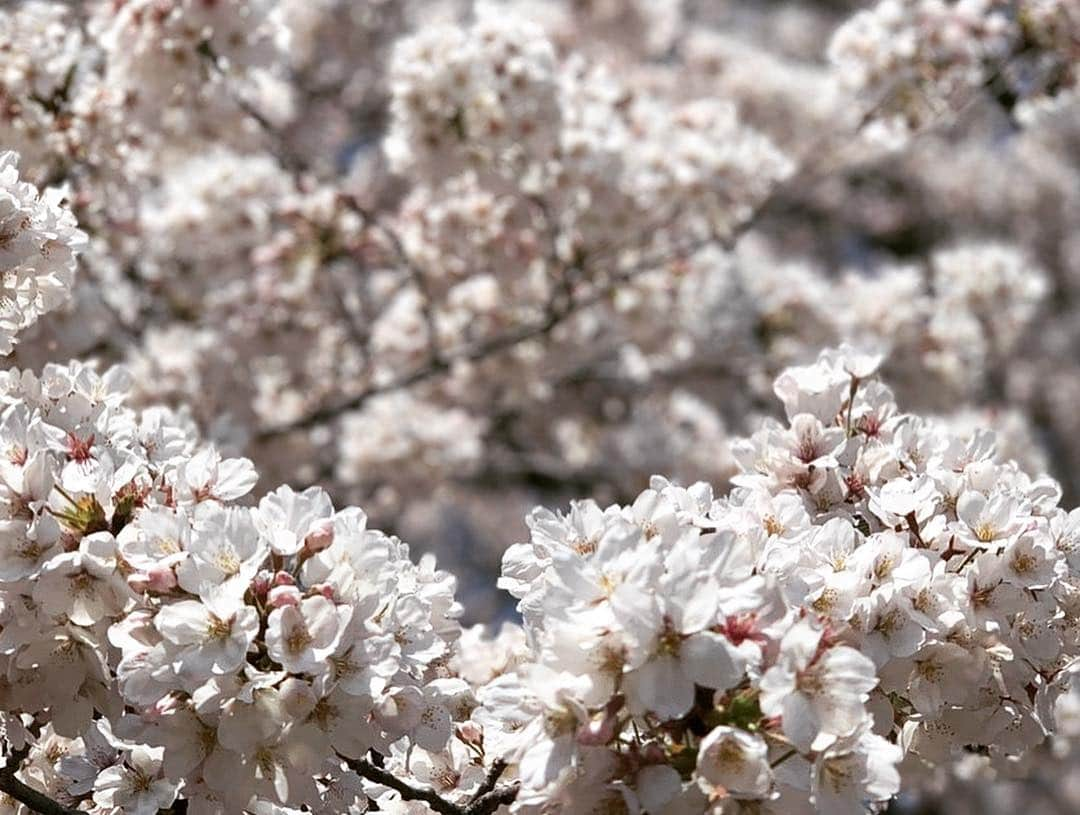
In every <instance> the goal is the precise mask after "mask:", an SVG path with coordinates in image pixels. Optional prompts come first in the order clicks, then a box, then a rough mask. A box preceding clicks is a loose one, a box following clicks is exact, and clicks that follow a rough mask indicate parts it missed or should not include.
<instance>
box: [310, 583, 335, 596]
mask: <svg viewBox="0 0 1080 815" xmlns="http://www.w3.org/2000/svg"><path fill="white" fill-rule="evenodd" d="M311 590H312V592H314V593H315V594H321V595H322V596H323V597H325V598H326V599H327V600H333V599H334V587H333V586H331V585H330V584H329V583H320V584H319V585H317V586H312V587H311Z"/></svg>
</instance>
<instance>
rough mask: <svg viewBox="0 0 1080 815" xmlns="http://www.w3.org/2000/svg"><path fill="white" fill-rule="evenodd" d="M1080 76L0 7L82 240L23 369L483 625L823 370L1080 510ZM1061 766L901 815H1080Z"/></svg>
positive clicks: (722, 28) (896, 6)
mask: <svg viewBox="0 0 1080 815" xmlns="http://www.w3.org/2000/svg"><path fill="white" fill-rule="evenodd" d="M1078 61H1080V4H1078V3H1076V2H1075V0H1022V1H1021V2H1002V1H1001V0H963V2H946V1H945V0H882V2H880V3H872V2H871V3H859V2H847V0H819V1H818V2H810V1H809V0H807V2H769V1H767V0H756V1H751V0H745V1H744V2H738V1H737V0H505V2H486V3H481V2H475V3H473V2H465V1H464V0H460V1H458V0H445V1H443V0H231V2H210V1H209V0H168V1H162V0H126V2H125V0H103V1H102V2H93V1H91V0H87V1H86V2H63V1H62V0H27V2H15V1H13V0H6V2H3V3H0V144H2V145H3V148H4V149H11V150H16V151H18V152H19V153H20V155H21V159H20V163H19V172H20V174H21V175H22V177H23V178H25V179H27V180H30V181H32V182H34V183H36V184H38V185H39V186H45V185H58V186H63V187H64V189H65V190H66V194H67V196H68V198H69V200H70V201H71V202H72V207H73V210H74V212H75V214H76V216H77V218H78V223H79V226H80V228H81V229H83V230H84V231H86V232H87V233H88V235H89V239H90V243H89V246H88V247H87V249H86V250H85V251H84V253H83V255H82V258H81V260H80V267H79V272H78V277H77V279H76V282H75V286H74V297H73V300H72V301H71V303H69V304H67V305H66V306H64V307H63V309H62V311H61V312H60V313H57V314H53V315H50V319H48V320H42V321H40V322H39V323H37V324H36V325H34V326H33V327H31V328H29V329H28V330H27V331H25V332H23V333H22V334H21V335H20V340H19V344H18V345H17V346H16V347H15V351H14V353H13V354H12V356H11V357H10V358H9V361H10V364H12V365H14V366H17V367H20V368H30V369H39V368H40V367H41V366H42V365H43V364H44V363H45V362H46V361H49V360H58V359H68V358H92V359H95V360H97V361H98V362H99V364H100V365H101V367H102V369H104V367H105V366H106V365H108V364H111V363H116V362H122V363H124V364H126V365H127V366H128V367H129V368H130V369H131V370H132V372H133V374H134V377H133V382H134V388H135V393H134V398H133V400H132V402H131V404H133V405H134V406H149V405H156V404H163V403H164V404H167V405H170V406H173V407H176V408H179V409H182V410H185V411H188V412H189V415H190V419H191V420H192V421H193V422H195V423H196V424H197V425H198V426H199V427H200V429H201V430H202V431H203V433H204V434H205V435H206V437H207V438H209V439H212V440H213V441H214V442H215V444H216V445H217V447H218V449H219V450H221V451H222V452H223V453H224V454H228V455H242V456H247V457H249V458H251V459H252V460H253V461H254V463H255V466H256V469H257V470H258V472H259V474H260V477H261V479H262V481H261V482H260V484H259V486H258V487H257V488H256V489H255V491H254V493H253V494H255V495H259V494H261V493H262V492H264V491H265V489H267V488H269V487H272V486H274V485H277V484H279V483H285V484H290V485H292V486H293V487H295V488H298V489H299V488H304V487H307V486H310V485H313V484H320V485H322V486H323V487H325V488H326V489H327V490H328V491H329V492H330V494H331V495H332V496H333V499H334V503H335V504H336V505H338V506H344V505H347V504H359V505H361V506H363V507H364V508H365V509H366V511H367V512H368V514H369V516H371V519H372V525H373V526H378V527H381V528H383V529H386V530H387V531H390V532H393V533H396V534H399V535H400V536H401V537H402V538H404V539H406V540H408V541H410V542H412V543H413V544H414V546H415V547H416V548H417V549H419V550H421V551H430V552H433V553H435V554H436V555H437V557H438V561H439V564H440V566H442V567H444V568H447V569H449V570H450V571H452V572H454V573H455V574H457V575H458V576H459V579H460V586H459V592H458V597H459V598H460V599H461V600H462V602H463V603H464V606H465V609H466V614H465V620H466V621H467V622H491V621H497V620H500V619H508V618H511V617H513V616H514V614H515V612H514V611H513V604H512V602H511V600H512V598H510V597H509V596H508V595H506V594H505V593H503V592H500V591H499V590H497V589H496V588H495V577H496V576H497V575H498V572H499V562H500V558H501V556H502V553H503V551H504V549H505V548H506V547H507V546H508V545H510V544H512V543H514V542H517V541H519V540H523V539H525V538H526V537H527V530H526V528H525V526H524V523H523V521H522V519H523V518H524V517H525V515H526V514H527V513H528V511H529V510H530V509H531V508H533V507H534V506H537V505H542V506H547V507H552V508H555V507H562V506H564V505H565V504H566V503H567V502H568V501H569V500H570V499H572V498H581V497H586V496H588V497H591V498H594V499H596V500H597V501H598V502H599V503H600V504H601V505H604V504H607V503H611V502H629V501H632V500H633V497H634V496H635V495H637V494H638V493H639V492H640V491H641V490H642V489H644V488H645V486H646V485H647V484H648V479H649V476H650V475H651V474H654V473H664V474H666V475H668V476H670V477H671V478H673V479H674V480H677V481H679V482H681V483H684V484H687V483H690V482H692V481H695V480H698V479H704V480H706V481H709V482H711V483H712V484H713V485H714V486H715V487H716V488H717V492H718V493H720V492H722V491H723V490H724V489H725V486H726V484H727V482H728V479H729V478H730V477H731V476H732V475H733V474H734V472H735V470H736V462H735V458H734V456H733V453H732V451H731V447H730V444H731V442H732V441H733V440H734V439H736V438H738V437H740V436H744V435H746V434H748V433H751V432H753V431H754V430H755V429H757V428H758V427H759V426H760V424H761V421H762V420H763V419H764V418H766V417H769V416H774V415H780V405H779V403H778V402H777V401H776V400H775V399H774V397H773V393H772V382H773V379H774V377H775V376H776V374H777V373H778V372H779V371H780V370H782V369H783V368H784V367H785V366H788V365H791V364H801V363H806V362H809V361H811V360H813V359H814V358H815V357H816V356H817V353H818V351H819V350H820V349H821V348H823V347H826V346H830V345H835V344H837V343H839V342H841V341H850V342H853V343H856V344H859V345H860V346H863V347H867V348H871V349H875V350H879V351H881V352H883V353H885V354H886V362H885V365H884V367H883V374H882V377H883V379H884V380H885V381H887V382H889V384H890V385H891V386H892V387H893V388H894V389H895V391H896V393H897V399H898V402H899V404H900V405H901V407H902V408H903V409H905V410H910V411H918V412H923V413H927V414H933V415H939V416H942V417H944V418H945V419H947V421H948V422H950V423H951V424H952V425H954V426H955V428H956V429H957V430H958V431H960V432H965V431H966V429H971V430H974V428H976V427H979V426H989V427H991V428H993V429H994V431H995V432H996V433H997V437H998V446H999V451H1000V453H1001V456H1002V458H1004V459H1009V458H1012V459H1015V460H1017V461H1018V462H1019V463H1020V464H1021V466H1022V467H1023V468H1025V469H1026V470H1028V471H1030V472H1032V473H1043V472H1045V473H1049V474H1051V475H1052V476H1053V477H1055V478H1056V479H1058V480H1059V481H1060V482H1061V484H1062V487H1063V490H1064V498H1063V500H1062V505H1063V506H1066V507H1071V506H1075V505H1076V504H1077V503H1080V411H1078V410H1077V405H1078V404H1080V353H1078V351H1080V310H1078V307H1077V306H1078V303H1077V300H1078V297H1080V97H1078V94H1077V71H1078ZM1072 718H1073V719H1075V720H1076V721H1075V722H1074V723H1073V725H1072V730H1076V729H1077V728H1080V708H1077V711H1074V712H1073V716H1072ZM1065 731H1066V732H1067V733H1068V731H1069V728H1068V727H1066V728H1065ZM1073 751H1074V748H1073V747H1071V746H1068V745H1067V744H1066V743H1065V742H1064V741H1062V744H1061V745H1059V746H1056V747H1054V748H1053V749H1052V750H1050V751H1049V752H1048V753H1047V755H1052V756H1053V758H1054V761H1053V762H1046V763H1045V766H1043V767H1041V768H1039V767H1034V768H1033V765H1030V764H1025V766H1024V767H1023V768H1018V770H1017V774H1018V775H1022V776H1024V778H1025V780H1024V781H1018V782H1016V784H1015V786H1014V787H1009V786H1007V785H1006V786H1005V787H1002V786H996V787H994V788H993V789H992V791H990V792H988V791H987V790H986V789H984V788H983V787H982V786H981V785H980V783H979V776H978V771H977V769H973V770H972V775H971V778H969V779H965V778H963V777H960V778H957V777H953V776H950V778H948V779H945V778H942V780H941V784H940V789H939V792H940V797H939V798H934V797H933V796H926V795H923V796H920V797H919V798H918V799H914V798H902V799H901V800H900V801H899V802H898V803H896V804H895V805H894V807H895V808H896V811H900V812H912V813H915V812H938V811H941V812H956V813H968V812H971V813H976V812H990V811H1001V812H1012V811H1015V808H1016V807H1019V806H1024V807H1025V808H1026V809H1027V811H1028V812H1030V813H1032V815H1034V813H1041V812H1047V813H1053V812H1072V811H1076V809H1075V807H1077V806H1080V789H1078V788H1077V785H1076V782H1075V777H1074V780H1073V781H1070V780H1069V779H1068V778H1067V777H1065V776H1062V775H1061V771H1060V769H1059V768H1060V767H1062V766H1069V765H1068V763H1067V762H1068V761H1069V759H1070V757H1071V755H1072V753H1073ZM1042 771H1045V773H1046V775H1045V777H1044V776H1042V775H1040V774H1039V773H1040V772H1042ZM961 775H962V774H961Z"/></svg>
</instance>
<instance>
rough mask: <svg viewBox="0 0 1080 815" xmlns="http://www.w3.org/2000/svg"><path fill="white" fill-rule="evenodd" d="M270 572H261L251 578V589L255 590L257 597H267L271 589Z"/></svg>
mask: <svg viewBox="0 0 1080 815" xmlns="http://www.w3.org/2000/svg"><path fill="white" fill-rule="evenodd" d="M270 577H271V575H270V573H269V572H259V573H258V574H257V575H255V577H253V578H252V580H251V591H252V592H254V594H255V596H256V597H265V596H266V593H267V592H268V591H270Z"/></svg>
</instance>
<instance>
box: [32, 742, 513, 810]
mask: <svg viewBox="0 0 1080 815" xmlns="http://www.w3.org/2000/svg"><path fill="white" fill-rule="evenodd" d="M341 758H342V759H343V760H344V761H345V763H346V764H348V765H349V767H350V769H352V770H353V772H355V773H357V774H358V775H360V776H361V777H363V778H366V779H367V780H368V781H373V782H375V783H376V784H382V785H383V786H384V787H389V788H390V789H392V790H394V791H395V792H397V793H399V794H400V795H401V797H402V798H404V799H405V800H406V801H423V802H424V803H425V804H427V805H428V806H429V807H431V808H432V809H433V810H435V811H436V812H438V813H440V815H491V813H493V812H494V811H495V810H496V809H498V808H499V807H500V806H502V805H503V804H510V803H512V802H513V801H514V799H515V798H516V797H517V794H518V786H517V784H510V785H507V786H505V787H500V788H498V789H494V785H495V783H496V782H497V781H498V779H499V776H500V775H502V772H503V771H504V770H505V769H506V765H505V764H504V763H502V762H499V761H497V762H495V764H493V765H492V767H491V769H490V770H489V771H488V774H487V777H486V778H485V779H484V783H483V784H481V786H480V792H478V793H477V795H476V796H474V797H473V799H472V800H471V801H469V803H468V804H466V805H465V806H458V805H457V804H452V803H450V802H449V801H447V800H446V799H445V798H443V797H442V796H440V795H439V794H438V793H436V792H434V791H432V790H425V789H418V788H416V787H413V786H410V785H409V784H406V783H405V782H404V781H402V780H401V779H400V778H398V777H397V776H396V775H394V773H392V772H390V771H389V770H384V769H383V768H382V767H376V766H375V765H374V764H372V763H371V762H370V761H367V760H366V759H362V758H361V759H354V758H345V757H344V756H342V757H341ZM496 768H498V769H497V770H496ZM489 782H490V784H491V787H490V788H488V783H489ZM49 815H51V813H50V814H49Z"/></svg>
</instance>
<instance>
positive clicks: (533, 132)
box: [384, 4, 792, 258]
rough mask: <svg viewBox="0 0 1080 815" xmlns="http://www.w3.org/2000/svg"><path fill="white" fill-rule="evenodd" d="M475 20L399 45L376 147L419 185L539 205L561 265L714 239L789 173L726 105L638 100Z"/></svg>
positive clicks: (502, 14)
mask: <svg viewBox="0 0 1080 815" xmlns="http://www.w3.org/2000/svg"><path fill="white" fill-rule="evenodd" d="M476 16H477V20H476V22H475V23H474V24H473V25H471V26H469V27H467V28H466V27H462V26H449V25H447V26H435V27H431V28H429V29H427V30H421V31H420V32H418V33H417V34H415V35H413V36H411V37H406V38H404V39H402V40H401V41H400V42H399V44H398V46H397V48H396V49H395V53H394V58H393V60H392V62H391V65H390V69H389V72H390V91H391V104H390V111H391V122H390V127H389V130H388V132H387V135H386V137H385V140H384V150H385V151H386V154H387V156H388V157H389V159H390V163H391V166H392V168H393V169H394V170H395V171H396V172H399V173H403V174H407V175H409V176H410V177H413V178H415V179H417V180H420V181H424V182H428V183H432V182H442V181H445V180H446V179H447V177H450V176H460V175H461V174H462V173H464V172H465V171H467V170H472V171H475V172H477V173H478V174H479V175H480V181H481V183H482V184H484V185H485V186H489V187H490V188H492V189H493V190H494V191H497V192H500V193H505V192H507V191H508V190H513V191H515V193H516V194H517V195H518V196H519V197H524V198H525V199H526V200H525V201H524V202H523V203H528V202H529V201H531V202H533V203H534V204H535V203H536V202H537V201H539V202H542V203H545V205H546V209H548V210H549V212H550V213H552V215H551V218H552V219H554V218H555V214H557V217H558V224H557V226H558V227H559V228H560V230H561V231H562V232H563V233H564V236H565V237H564V240H563V241H561V242H560V243H565V244H566V245H560V246H558V247H557V251H558V252H559V253H560V254H561V255H563V256H565V257H567V258H569V257H572V256H573V254H574V252H575V251H576V252H579V253H581V252H595V251H602V250H607V249H609V247H610V246H612V245H614V246H627V247H634V246H636V245H638V244H640V243H642V241H643V240H644V236H646V235H652V236H653V242H654V243H656V244H660V245H663V244H664V241H665V239H667V241H668V242H669V243H670V242H672V239H673V238H674V237H682V238H685V237H686V235H687V233H689V234H690V235H692V236H697V237H700V236H701V235H702V234H710V233H716V234H727V233H728V232H729V231H730V230H731V229H733V228H734V226H735V225H737V224H738V223H741V222H742V221H743V220H745V219H746V218H747V217H748V216H749V214H750V212H751V211H752V209H753V207H754V206H756V205H757V204H758V203H760V202H761V201H762V200H763V199H764V198H765V197H766V195H767V193H768V192H769V191H770V190H771V189H772V187H773V186H774V185H775V184H776V183H777V181H779V180H781V179H783V178H785V177H786V176H787V175H788V174H789V173H790V172H791V170H792V167H791V165H790V161H789V160H788V158H787V157H786V156H785V155H784V154H783V153H781V152H780V151H779V150H778V149H777V148H776V147H775V146H774V145H773V143H772V142H771V141H770V140H769V139H768V138H766V137H765V136H763V135H761V134H759V133H757V132H756V131H754V130H751V129H749V128H746V127H745V126H743V125H742V123H741V122H740V121H739V119H738V117H737V116H736V114H735V109H734V107H733V106H732V105H730V104H725V103H718V102H716V101H715V100H696V101H690V102H686V103H681V102H680V103H677V104H673V103H672V102H671V100H668V99H663V98H658V97H655V96H652V95H649V94H647V93H638V92H637V91H636V90H635V89H634V88H633V87H632V86H630V85H628V84H626V83H624V82H622V81H621V80H620V79H619V78H618V77H617V76H615V75H614V73H613V72H612V71H610V70H605V69H603V68H601V67H599V66H597V65H594V64H592V63H591V62H590V61H588V60H587V59H585V58H583V57H574V58H567V59H563V60H557V59H556V56H555V49H554V46H553V45H552V44H551V42H550V41H549V40H548V39H547V37H546V35H545V32H544V30H543V29H542V28H541V27H539V26H538V25H535V24H534V23H533V22H531V21H530V20H529V19H528V18H526V17H518V16H515V15H513V14H507V13H506V11H505V10H504V9H502V8H501V7H499V6H495V5H493V4H481V5H480V6H479V7H478V8H477V14H476ZM455 186H460V184H457V185H451V186H450V187H449V188H447V189H446V190H445V191H444V194H445V193H446V192H450V191H452V190H453V189H454V188H455ZM460 194H469V195H474V193H472V192H471V191H470V190H468V189H467V188H466V189H465V190H462V192H461V193H460ZM443 206H445V205H443ZM504 210H505V203H503V204H502V206H499V207H496V209H495V213H494V214H498V213H499V212H500V211H504ZM555 226H556V224H555V223H554V222H552V223H549V224H548V228H554V227H555ZM653 233H655V234H653ZM433 248H437V247H433ZM430 251H431V250H429V252H430Z"/></svg>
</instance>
